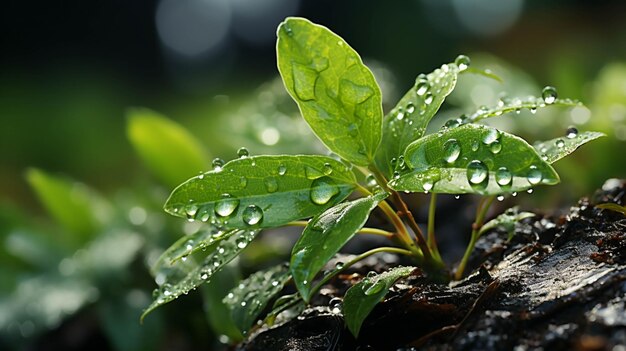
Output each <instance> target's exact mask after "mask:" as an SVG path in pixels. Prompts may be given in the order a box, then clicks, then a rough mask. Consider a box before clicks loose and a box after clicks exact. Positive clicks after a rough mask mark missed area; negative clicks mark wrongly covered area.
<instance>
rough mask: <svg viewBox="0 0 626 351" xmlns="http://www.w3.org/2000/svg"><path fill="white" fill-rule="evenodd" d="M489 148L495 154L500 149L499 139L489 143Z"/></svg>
mask: <svg viewBox="0 0 626 351" xmlns="http://www.w3.org/2000/svg"><path fill="white" fill-rule="evenodd" d="M489 150H490V151H491V153H492V154H494V155H495V154H497V153H499V152H500V151H501V150H502V144H501V143H500V141H498V140H496V141H494V142H493V143H491V144H490V145H489Z"/></svg>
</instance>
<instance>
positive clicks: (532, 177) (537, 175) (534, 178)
mask: <svg viewBox="0 0 626 351" xmlns="http://www.w3.org/2000/svg"><path fill="white" fill-rule="evenodd" d="M526 179H528V182H529V183H530V184H532V185H536V184H539V183H540V182H541V180H542V179H543V174H541V171H540V170H539V169H537V166H535V165H532V166H530V170H529V171H528V176H527V177H526Z"/></svg>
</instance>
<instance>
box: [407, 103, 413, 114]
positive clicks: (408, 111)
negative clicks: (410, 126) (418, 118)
mask: <svg viewBox="0 0 626 351" xmlns="http://www.w3.org/2000/svg"><path fill="white" fill-rule="evenodd" d="M413 112H415V105H413V103H412V102H409V103H408V104H406V113H408V114H411V113H413Z"/></svg>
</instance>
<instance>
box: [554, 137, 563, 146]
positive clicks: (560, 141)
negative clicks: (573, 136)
mask: <svg viewBox="0 0 626 351" xmlns="http://www.w3.org/2000/svg"><path fill="white" fill-rule="evenodd" d="M554 144H555V145H556V147H558V148H562V147H563V146H565V141H563V139H557V140H556V141H555V142H554Z"/></svg>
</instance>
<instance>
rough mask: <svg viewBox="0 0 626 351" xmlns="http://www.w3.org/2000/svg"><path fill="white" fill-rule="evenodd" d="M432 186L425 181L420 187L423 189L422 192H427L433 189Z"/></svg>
mask: <svg viewBox="0 0 626 351" xmlns="http://www.w3.org/2000/svg"><path fill="white" fill-rule="evenodd" d="M433 186H435V184H433V183H432V182H430V181H425V182H424V184H422V187H423V188H424V192H429V191H431V190H432V189H433Z"/></svg>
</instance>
